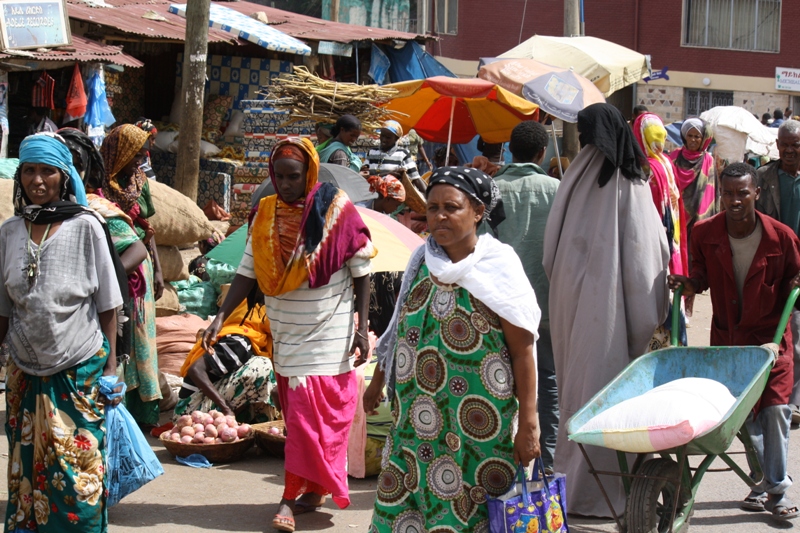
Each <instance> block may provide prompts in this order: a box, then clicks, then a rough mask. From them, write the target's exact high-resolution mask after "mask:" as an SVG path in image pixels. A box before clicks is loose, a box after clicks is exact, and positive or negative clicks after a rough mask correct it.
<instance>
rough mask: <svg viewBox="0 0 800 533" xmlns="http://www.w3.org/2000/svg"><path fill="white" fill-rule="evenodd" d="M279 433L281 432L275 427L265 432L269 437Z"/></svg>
mask: <svg viewBox="0 0 800 533" xmlns="http://www.w3.org/2000/svg"><path fill="white" fill-rule="evenodd" d="M280 432H281V430H280V429H278V428H276V427H274V426H273V427H271V428H269V429H268V430H267V433H269V434H270V435H279V434H280Z"/></svg>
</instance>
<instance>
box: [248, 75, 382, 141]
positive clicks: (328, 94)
mask: <svg viewBox="0 0 800 533" xmlns="http://www.w3.org/2000/svg"><path fill="white" fill-rule="evenodd" d="M270 83H271V85H269V86H267V87H264V88H262V90H261V91H260V92H261V94H262V95H264V96H265V97H266V99H267V101H268V102H269V103H270V105H272V106H273V107H275V108H276V109H278V110H282V111H283V110H285V111H288V112H289V113H290V114H291V115H290V116H291V118H290V119H289V120H288V121H287V122H286V123H285V124H291V123H293V122H299V121H301V120H310V121H312V122H336V119H338V118H339V117H340V116H342V115H353V116H355V117H356V118H358V119H359V120H360V121H361V125H362V127H363V129H364V130H365V131H369V132H377V130H379V129H380V127H381V123H382V122H383V121H385V120H389V119H392V118H396V112H393V111H389V110H388V109H386V108H384V107H380V106H381V105H382V104H385V103H386V102H388V101H390V100H391V99H392V98H393V97H394V96H395V95H396V94H397V90H396V89H390V88H386V87H381V86H380V85H357V84H355V83H338V82H334V81H328V80H324V79H322V78H320V77H319V76H315V75H314V74H312V73H311V72H309V71H308V69H307V68H306V67H303V66H295V67H294V72H293V73H292V74H287V73H284V74H281V75H280V76H279V77H277V78H274V79H273V80H271V82H270Z"/></svg>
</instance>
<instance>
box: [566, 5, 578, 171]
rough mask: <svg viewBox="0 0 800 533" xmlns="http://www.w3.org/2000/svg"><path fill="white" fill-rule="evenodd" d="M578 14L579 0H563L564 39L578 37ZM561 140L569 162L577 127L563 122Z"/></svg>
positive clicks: (571, 157)
mask: <svg viewBox="0 0 800 533" xmlns="http://www.w3.org/2000/svg"><path fill="white" fill-rule="evenodd" d="M580 12H581V11H580V0H564V36H565V37H572V36H576V35H580V33H581V20H580ZM561 138H562V139H563V142H564V144H563V148H564V155H565V156H567V157H568V158H569V159H570V160H572V159H574V158H575V156H576V155H578V151H579V150H580V144H579V143H578V125H577V124H571V123H568V122H564V125H563V127H562V128H561Z"/></svg>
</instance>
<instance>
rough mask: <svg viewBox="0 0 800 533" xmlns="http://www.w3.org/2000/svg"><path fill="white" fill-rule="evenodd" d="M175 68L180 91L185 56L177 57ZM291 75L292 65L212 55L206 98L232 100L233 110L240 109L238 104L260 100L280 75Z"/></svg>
mask: <svg viewBox="0 0 800 533" xmlns="http://www.w3.org/2000/svg"><path fill="white" fill-rule="evenodd" d="M175 68H176V69H177V70H176V80H175V83H176V84H177V85H176V87H180V86H181V78H182V76H183V54H179V55H178V61H177V64H176V65H175ZM291 71H292V64H291V63H290V62H289V61H279V60H277V59H260V58H252V57H233V56H220V55H210V56H208V63H207V67H206V75H207V76H208V81H206V94H221V95H225V96H233V108H234V109H237V108H238V106H237V104H238V103H239V101H241V100H256V99H258V91H259V90H260V89H261V87H263V86H265V85H269V83H270V80H271V79H272V78H276V77H278V76H279V75H280V74H281V72H291Z"/></svg>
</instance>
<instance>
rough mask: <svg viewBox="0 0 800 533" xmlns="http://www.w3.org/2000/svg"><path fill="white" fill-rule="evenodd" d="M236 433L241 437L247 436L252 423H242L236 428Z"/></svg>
mask: <svg viewBox="0 0 800 533" xmlns="http://www.w3.org/2000/svg"><path fill="white" fill-rule="evenodd" d="M236 434H237V435H238V436H239V438H240V439H243V438H245V437H246V436H247V435H249V434H250V425H249V424H242V425H241V426H239V427H238V428H236Z"/></svg>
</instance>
